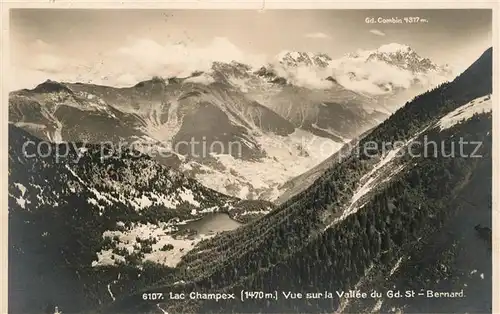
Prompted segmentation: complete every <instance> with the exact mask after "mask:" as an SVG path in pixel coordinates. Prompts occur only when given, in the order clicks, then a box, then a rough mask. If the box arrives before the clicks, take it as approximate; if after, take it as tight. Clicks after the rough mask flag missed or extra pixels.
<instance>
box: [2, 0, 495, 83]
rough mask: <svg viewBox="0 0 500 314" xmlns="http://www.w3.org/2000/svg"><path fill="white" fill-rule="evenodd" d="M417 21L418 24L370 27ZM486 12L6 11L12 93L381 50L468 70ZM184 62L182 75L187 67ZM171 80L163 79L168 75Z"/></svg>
mask: <svg viewBox="0 0 500 314" xmlns="http://www.w3.org/2000/svg"><path fill="white" fill-rule="evenodd" d="M405 16H416V17H420V18H423V19H427V20H428V22H427V23H419V24H367V23H365V19H366V18H367V17H375V18H378V17H387V18H388V17H399V18H402V17H405ZM491 28H492V15H491V11H490V10H477V9H471V10H265V11H254V10H246V11H243V10H241V11H235V10H168V11H167V10H68V9H61V10H53V9H22V10H21V9H18V10H13V11H11V19H10V34H11V65H12V66H13V79H12V86H11V89H19V88H24V87H32V86H34V85H36V84H38V83H40V82H42V81H44V80H46V79H48V78H50V79H56V80H67V81H84V82H89V81H90V82H94V83H97V84H109V85H132V84H134V83H135V82H137V81H138V80H142V79H146V78H148V77H150V76H152V75H161V76H166V75H167V74H168V75H171V74H180V73H182V71H183V70H185V69H186V68H196V67H202V66H203V65H204V64H206V63H207V61H210V60H212V59H220V60H221V61H230V60H231V59H241V61H247V62H250V63H251V62H254V63H258V62H262V61H261V60H265V58H269V57H272V56H274V55H276V54H277V53H279V52H281V51H283V50H296V51H311V52H324V53H327V54H329V55H330V56H331V57H332V58H337V57H341V56H342V55H344V54H345V53H348V52H354V51H356V50H358V49H375V48H377V47H378V46H380V45H383V44H387V43H393V42H396V43H401V44H407V45H409V46H411V47H412V48H413V49H414V50H415V51H417V53H419V54H420V55H422V56H423V57H429V58H430V59H431V60H433V61H434V62H436V63H448V64H450V65H452V66H457V67H460V68H461V69H463V68H465V67H467V66H468V65H469V64H470V63H472V62H473V61H474V60H475V59H476V58H477V57H478V56H479V55H480V54H481V53H482V52H483V51H484V50H486V49H487V48H488V47H490V46H492V39H491ZM186 60H189V65H188V61H186ZM166 72H169V73H166Z"/></svg>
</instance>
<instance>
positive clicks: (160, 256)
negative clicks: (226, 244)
mask: <svg viewBox="0 0 500 314" xmlns="http://www.w3.org/2000/svg"><path fill="white" fill-rule="evenodd" d="M171 231H172V229H171V226H170V225H169V224H168V223H159V224H158V225H156V224H150V223H147V224H141V223H137V224H133V226H132V227H131V228H130V229H129V230H126V231H105V232H104V233H103V238H106V237H109V238H111V239H113V238H116V237H117V238H118V242H115V244H116V247H117V248H118V249H126V250H127V251H128V253H129V254H132V253H137V252H138V251H140V250H141V248H142V245H141V243H139V242H137V239H140V240H146V239H155V240H156V243H153V244H152V245H151V248H152V250H151V252H149V253H144V257H143V258H142V262H144V261H151V262H155V263H159V264H162V265H165V266H168V267H175V266H176V265H177V264H178V263H179V262H180V261H181V258H182V256H184V255H186V254H187V253H188V252H189V251H190V250H192V249H193V248H194V246H195V245H196V244H197V243H198V242H200V241H202V240H204V239H208V238H211V237H213V236H214V234H210V235H197V236H193V237H189V238H187V237H175V236H173V235H171V234H169V233H171ZM168 244H171V245H172V246H173V248H172V249H171V250H166V251H164V250H161V249H162V248H163V247H164V246H165V245H168ZM97 257H98V259H97V260H96V261H93V262H92V266H93V267H97V266H104V265H116V263H117V262H119V261H121V262H124V261H125V257H124V256H121V255H119V254H116V253H113V250H112V249H107V250H101V251H100V252H98V253H97Z"/></svg>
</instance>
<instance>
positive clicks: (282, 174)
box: [9, 44, 492, 314]
mask: <svg viewBox="0 0 500 314" xmlns="http://www.w3.org/2000/svg"><path fill="white" fill-rule="evenodd" d="M491 93H492V49H491V48H490V49H488V50H487V51H485V52H484V53H483V54H482V55H481V56H480V58H479V59H478V60H477V61H475V62H474V63H473V64H472V65H470V67H469V68H467V69H466V70H465V71H464V72H463V73H461V74H459V75H458V76H457V75H455V73H453V71H451V70H450V68H449V67H448V66H446V65H437V64H435V63H433V62H432V61H431V60H429V59H427V58H425V57H422V56H420V55H419V54H418V53H417V52H415V51H414V50H413V49H411V48H410V47H409V46H406V45H400V44H388V45H384V46H381V47H379V48H378V49H375V50H370V51H357V52H356V53H352V54H348V55H346V56H344V57H342V58H341V59H337V60H333V59H332V58H330V57H329V56H328V55H326V54H321V53H308V52H295V51H284V52H282V53H280V54H279V55H277V56H276V57H275V58H273V59H272V60H270V61H269V62H268V63H265V64H262V65H260V66H257V67H254V66H250V65H247V64H244V63H241V62H240V61H238V60H235V61H233V62H229V63H227V62H213V64H212V65H211V68H210V70H208V71H207V70H203V71H201V70H200V71H195V72H193V73H191V75H189V76H185V77H153V78H152V79H150V80H147V81H142V82H138V83H137V84H136V85H133V86H130V87H112V86H102V85H93V84H83V83H78V82H76V83H69V82H57V81H50V80H48V81H45V82H43V83H41V84H39V85H38V86H36V87H35V88H34V89H23V90H18V91H14V92H11V93H10V96H9V306H10V310H11V312H12V313H40V312H44V311H45V313H54V308H55V307H57V308H58V309H60V310H62V311H63V312H64V313H82V314H83V313H159V314H161V313H197V312H202V313H230V312H234V313H325V312H336V313H341V312H342V313H344V312H347V313H351V312H363V313H367V312H374V313H379V312H384V313H389V312H397V311H399V312H401V313H402V312H405V313H412V312H413V313H415V312H439V311H440V309H442V308H444V309H446V311H448V312H455V313H465V312H488V311H490V312H491V293H490V291H491V273H492V270H491V264H490V263H489V262H488V261H491V174H492V172H491V166H492V165H491V153H492V149H491V147H492V137H491V130H492V114H491V109H492V99H491ZM193 141H196V143H198V144H197V145H191V146H190V145H187V144H186V143H189V144H190V143H193ZM430 141H433V142H435V143H437V145H436V146H430V147H429V146H426V145H415V143H420V144H421V143H424V142H430ZM459 142H466V143H469V144H468V145H463V146H460V147H461V149H462V150H461V152H462V153H463V154H462V153H461V154H460V155H457V156H455V155H453V157H452V158H450V156H451V155H450V154H452V153H454V152H455V149H456V148H458V147H459ZM200 143H201V144H200ZM367 143H372V144H373V143H378V144H379V145H377V146H376V147H375V148H373V149H372V150H371V151H370V152H366V150H364V149H361V148H363V147H365V146H366V144H367ZM385 143H401V145H399V146H398V147H396V146H395V145H394V146H391V147H389V148H387V147H386V146H385V145H384V144H385ZM471 143H480V145H477V144H476V145H473V144H471ZM235 148H236V149H235ZM40 150H42V152H40ZM403 151H404V152H406V153H404V154H401V152H403ZM408 152H411V154H410V153H408ZM471 156H472V157H471ZM390 289H392V290H400V291H416V292H417V293H418V292H421V291H420V290H421V289H425V290H432V291H436V292H440V291H448V292H455V291H456V292H457V293H458V292H460V291H461V290H463V291H464V294H463V295H465V296H464V297H460V298H454V299H450V298H430V299H429V298H427V299H425V300H424V301H425V302H424V301H422V300H423V299H419V298H418V297H415V298H411V299H408V298H393V299H387V298H384V299H383V302H382V301H381V300H380V299H373V298H366V299H365V298H351V297H346V296H351V295H352V293H354V295H356V293H357V292H356V291H358V292H359V291H361V292H367V291H369V292H372V290H376V291H383V292H384V293H385V291H387V290H390ZM242 290H244V291H249V292H252V291H262V292H263V293H266V295H267V293H269V295H271V294H273V293H275V292H277V293H276V295H277V298H275V299H273V300H271V299H269V300H258V299H257V298H248V299H246V300H245V302H240V301H238V300H236V301H234V300H232V301H231V299H232V298H226V299H224V298H223V299H218V300H217V301H216V300H215V299H213V298H208V297H207V298H189V297H185V298H180V297H179V298H175V299H170V298H169V297H168V296H170V295H176V296H180V295H185V296H189V295H190V293H194V294H195V295H198V294H199V295H226V296H227V295H235V296H236V298H239V297H240V295H241V291H242ZM159 292H161V293H162V294H158V293H159ZM282 292H283V293H289V294H288V295H289V296H297V294H299V293H300V294H302V295H304V296H305V295H306V294H308V293H309V294H310V295H317V293H323V294H328V295H329V296H330V297H328V298H308V299H305V298H295V297H289V298H287V297H283V294H282ZM343 292H344V293H343ZM424 293H426V292H425V291H424ZM154 295H156V296H158V295H161V296H162V297H161V298H159V297H154V298H153V297H151V296H154ZM457 295H459V294H457ZM144 296H146V297H144Z"/></svg>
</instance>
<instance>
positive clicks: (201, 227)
mask: <svg viewBox="0 0 500 314" xmlns="http://www.w3.org/2000/svg"><path fill="white" fill-rule="evenodd" d="M242 225H243V224H242V223H239V222H237V221H236V220H233V219H231V218H230V217H229V215H228V214H226V213H210V214H207V215H206V216H204V217H203V218H201V219H199V220H195V221H191V222H188V223H187V224H185V225H179V226H178V228H179V230H186V229H192V230H196V231H197V232H198V234H208V233H216V232H222V231H229V230H233V229H236V228H238V227H239V226H242Z"/></svg>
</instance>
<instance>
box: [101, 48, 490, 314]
mask: <svg viewBox="0 0 500 314" xmlns="http://www.w3.org/2000/svg"><path fill="white" fill-rule="evenodd" d="M491 90H492V51H491V49H489V50H488V51H486V52H485V53H484V54H483V55H482V56H481V57H480V58H479V59H478V60H477V61H476V62H475V63H474V64H473V65H471V66H470V67H469V68H468V69H467V70H466V71H465V72H464V73H463V74H461V75H460V76H459V77H457V78H456V79H455V80H454V81H453V82H451V83H445V84H442V85H440V86H439V87H437V88H436V89H434V90H431V91H429V92H427V93H424V94H422V95H420V96H418V97H416V98H415V99H414V100H413V101H411V102H409V103H407V104H406V106H404V107H403V108H401V109H399V110H398V111H397V112H396V113H395V114H393V115H392V116H391V117H390V118H389V119H388V120H386V121H384V122H383V123H382V124H381V125H379V126H378V127H376V128H375V129H374V130H373V131H372V132H370V133H369V134H368V135H367V136H365V137H364V138H363V139H361V140H360V142H359V143H358V144H357V146H356V147H361V148H362V147H366V146H365V145H367V144H370V143H371V144H373V143H377V144H378V146H377V147H375V148H373V146H370V147H371V149H370V151H369V152H366V151H364V150H361V152H360V153H356V154H351V155H349V156H348V157H347V158H346V159H345V160H343V161H342V162H340V163H335V164H334V165H332V166H331V167H330V168H329V169H328V170H327V171H326V172H325V173H324V174H323V175H321V176H320V177H319V178H318V179H317V180H316V181H315V182H314V183H313V184H312V185H311V186H310V187H309V188H308V189H306V190H305V191H303V192H301V193H299V194H297V195H295V196H294V197H292V198H291V199H289V200H288V201H286V202H285V203H283V204H282V205H281V206H280V207H279V208H278V209H276V210H275V211H273V212H272V213H270V214H269V215H267V216H266V217H264V218H263V219H260V220H257V221H255V222H254V223H252V224H249V225H247V226H245V227H244V228H241V229H238V230H236V231H235V232H231V233H228V234H225V235H221V236H219V237H216V238H214V239H212V240H211V241H208V242H206V243H204V244H203V246H200V247H198V249H197V250H194V251H192V252H190V254H188V255H186V256H185V257H184V260H183V263H182V264H181V265H180V269H179V270H178V272H177V273H176V276H175V277H176V278H175V279H172V281H170V280H168V279H167V280H162V281H160V282H159V283H158V284H157V285H156V286H155V287H151V288H150V290H146V291H172V292H182V291H198V292H210V293H214V292H221V293H222V292H228V293H230V292H234V293H237V294H239V292H240V291H241V290H242V289H243V290H245V291H264V292H274V291H294V292H298V291H303V292H323V291H330V292H332V293H333V294H334V295H333V297H332V298H327V299H324V298H320V299H308V300H297V299H285V298H284V297H283V296H280V297H279V298H278V300H268V301H265V300H256V299H254V300H252V299H248V300H245V302H239V301H219V302H215V301H210V300H185V301H178V300H177V301H173V300H164V301H162V302H160V304H159V305H157V303H158V301H154V302H153V303H150V305H148V303H147V302H142V301H139V300H140V295H141V292H138V293H137V294H136V295H132V296H130V297H128V298H124V299H123V300H120V301H118V302H116V303H115V304H113V306H112V308H106V309H105V310H104V311H105V312H107V313H109V312H137V311H140V312H142V313H159V312H160V310H159V309H158V306H161V307H162V308H163V309H164V310H165V311H167V312H169V313H176V312H181V313H182V312H193V311H194V312H198V311H199V312H213V313H220V312H240V313H241V312H266V313H273V312H276V313H283V312H302V313H304V312H311V313H317V312H324V311H331V310H332V309H339V310H342V309H346V308H347V306H349V304H348V303H346V300H345V299H343V298H339V297H338V296H335V291H340V290H342V291H345V290H348V289H354V287H356V286H359V285H362V284H363V280H364V279H369V275H370V274H371V272H372V271H375V272H377V271H381V272H382V273H383V274H385V275H386V276H387V275H392V274H391V268H392V266H393V265H395V264H396V263H397V261H398V259H400V258H403V259H404V258H407V257H408V256H409V255H411V254H412V249H413V248H414V246H417V244H418V243H419V241H422V243H423V246H424V248H423V249H424V250H428V249H429V248H431V247H432V245H433V243H434V240H435V238H434V235H435V234H436V233H439V232H440V230H442V229H443V228H444V227H443V226H447V227H449V228H452V225H453V223H454V222H453V221H454V220H450V217H453V216H454V214H456V213H457V214H458V213H459V212H460V210H462V209H463V208H457V207H456V206H454V205H456V204H461V201H460V200H459V199H458V198H457V197H459V196H460V195H464V194H468V193H470V192H471V191H472V190H473V189H476V188H478V186H477V184H479V183H478V180H477V179H474V177H473V174H474V172H476V171H478V172H480V173H485V172H486V173H487V172H488V167H489V165H491V152H492V150H491V114H490V113H489V112H488V111H489V110H491V109H489V108H491V106H490V107H488V106H485V107H484V108H486V109H483V110H479V111H478V112H480V113H477V114H475V115H474V114H473V113H474V111H470V112H471V113H472V114H470V115H464V117H466V118H468V119H467V120H465V121H464V122H462V123H459V124H455V125H453V126H451V127H449V128H443V127H442V126H443V124H446V123H448V122H446V121H448V120H449V118H447V117H446V115H448V114H450V113H451V112H453V111H454V110H457V111H456V113H457V114H460V112H462V113H463V112H465V111H466V110H467V108H471V105H470V103H472V102H473V101H474V102H475V103H476V102H477V103H482V102H485V101H486V102H491V100H490V99H491V98H490V97H491V96H489V94H490V93H491ZM472 107H474V106H472ZM441 119H444V120H441ZM455 122H457V121H455ZM459 138H463V139H464V140H465V141H467V142H469V143H470V142H471V141H478V142H481V143H482V145H481V146H480V147H479V149H478V150H477V151H476V146H470V145H469V146H466V147H465V148H464V153H465V154H466V156H455V157H454V158H450V156H449V155H444V154H439V153H438V152H445V153H446V154H449V153H450V151H451V150H452V149H453V146H452V143H454V144H457V141H458V139H459ZM425 139H427V140H432V141H435V142H436V143H439V144H438V145H437V146H436V148H433V149H431V150H430V151H429V150H428V148H426V146H425V145H420V146H419V145H417V146H415V145H413V144H412V143H414V142H417V143H423V142H424V140H425ZM385 143H392V144H393V146H392V147H391V146H386V145H385ZM395 143H399V144H398V146H397V147H395V146H394V145H395ZM401 150H404V152H405V154H403V155H401V154H400V152H401ZM410 153H411V154H410ZM434 153H436V155H435V156H434ZM472 154H481V156H482V157H481V158H469V157H470V156H471V155H472ZM468 156H469V157H468ZM469 182H470V183H469ZM483 182H484V181H483ZM485 185H486V186H487V187H491V183H490V182H487V183H486V184H485ZM483 187H484V186H483ZM485 201H486V202H487V200H485ZM479 206H488V205H487V204H484V202H483V203H481V204H480V205H479ZM490 213H491V212H490ZM483 219H486V218H483ZM490 219H491V217H490V218H489V220H488V219H486V220H485V221H489V223H491V220H490ZM477 229H478V230H480V227H477ZM457 240H458V238H457ZM469 243H471V242H469ZM451 247H453V246H451ZM451 247H449V246H447V245H440V246H436V249H437V250H438V251H439V252H444V251H443V250H445V249H446V250H449V249H451ZM484 249H487V248H484ZM451 250H452V251H453V249H451ZM220 252H223V254H220ZM417 255H418V253H417ZM443 256H444V255H443ZM453 256H454V255H452V256H451V258H450V259H448V260H447V263H448V265H454V264H455V263H458V260H457V259H456V258H455V257H453ZM423 265H424V267H425V268H431V269H433V268H435V267H434V266H435V265H434V264H432V262H429V261H428V262H427V263H424V264H423ZM485 274H488V271H486V270H485ZM422 275H423V276H424V277H425V276H427V277H426V278H424V280H428V279H430V277H429V275H430V274H422ZM326 278H333V279H332V280H330V279H328V280H325V279H326ZM440 278H441V279H446V276H443V274H441V277H440ZM173 280H183V282H184V284H182V285H181V286H179V285H173V284H172V283H173ZM411 280H412V281H413V280H415V281H416V280H417V274H415V276H414V277H411ZM460 280H461V279H459V280H458V282H459V283H461V281H460ZM413 284H414V283H410V284H409V285H410V286H411V285H413ZM405 287H409V286H408V284H407V285H406V286H405ZM453 287H455V288H456V287H457V286H456V285H454V286H453ZM482 289H485V290H482V291H484V292H483V293H484V294H485V295H486V294H490V292H491V291H490V290H488V289H489V288H488V287H487V286H484V285H483V286H482ZM487 301H488V302H491V300H487ZM369 302H370V301H369ZM463 302H465V303H467V304H468V306H469V309H473V310H474V311H482V310H483V309H484V308H485V306H486V307H488V304H484V303H482V302H481V303H480V302H478V301H477V300H475V299H474V298H471V297H468V298H466V299H464V300H463ZM373 306H375V304H373ZM443 306H444V304H443V303H441V302H437V301H436V303H433V304H427V307H426V310H428V311H430V312H436V311H438V310H439V309H440V308H443ZM420 309H422V308H420ZM413 310H415V308H414V309H413Z"/></svg>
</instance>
